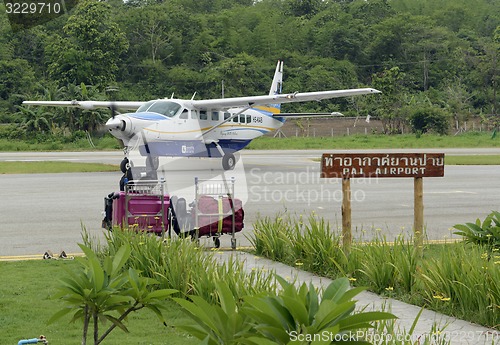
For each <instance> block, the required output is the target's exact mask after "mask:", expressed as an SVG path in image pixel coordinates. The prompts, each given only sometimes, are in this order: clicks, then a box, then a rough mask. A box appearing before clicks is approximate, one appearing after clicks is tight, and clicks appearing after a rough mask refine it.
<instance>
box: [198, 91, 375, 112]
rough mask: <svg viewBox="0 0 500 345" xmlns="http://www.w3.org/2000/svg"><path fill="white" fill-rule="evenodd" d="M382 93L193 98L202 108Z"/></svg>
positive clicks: (305, 93) (332, 92)
mask: <svg viewBox="0 0 500 345" xmlns="http://www.w3.org/2000/svg"><path fill="white" fill-rule="evenodd" d="M374 93H381V91H379V90H376V89H371V88H364V89H347V90H333V91H319V92H295V93H288V94H277V95H266V96H253V97H252V96H250V97H234V98H219V99H208V100H193V101H191V102H192V105H193V106H194V107H196V108H200V109H208V108H211V109H220V108H233V107H253V106H256V105H264V104H276V103H280V104H281V103H294V102H307V101H321V100H324V99H331V98H338V97H350V96H358V95H368V94H374Z"/></svg>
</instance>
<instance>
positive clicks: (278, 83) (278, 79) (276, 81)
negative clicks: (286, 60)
mask: <svg viewBox="0 0 500 345" xmlns="http://www.w3.org/2000/svg"><path fill="white" fill-rule="evenodd" d="M282 85H283V61H278V64H277V65H276V70H275V71H274V78H273V83H272V84H271V89H270V90H269V95H270V96H273V95H279V94H281V89H282ZM268 108H269V110H270V111H271V112H272V113H273V114H279V113H280V111H281V104H279V103H278V104H269V105H268Z"/></svg>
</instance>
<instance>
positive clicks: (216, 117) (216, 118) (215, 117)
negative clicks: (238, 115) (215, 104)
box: [212, 111, 219, 121]
mask: <svg viewBox="0 0 500 345" xmlns="http://www.w3.org/2000/svg"><path fill="white" fill-rule="evenodd" d="M212 121H219V112H218V111H212Z"/></svg>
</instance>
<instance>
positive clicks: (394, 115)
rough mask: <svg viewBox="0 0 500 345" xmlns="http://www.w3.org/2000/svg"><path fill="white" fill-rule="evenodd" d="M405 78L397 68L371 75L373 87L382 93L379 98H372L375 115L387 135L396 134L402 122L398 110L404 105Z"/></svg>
mask: <svg viewBox="0 0 500 345" xmlns="http://www.w3.org/2000/svg"><path fill="white" fill-rule="evenodd" d="M405 78H406V75H405V73H403V72H402V71H401V70H400V69H399V67H393V68H391V69H389V70H384V71H383V72H381V73H377V74H375V75H373V87H374V88H376V89H378V90H380V91H382V95H380V97H377V98H374V103H375V104H376V110H375V113H376V115H377V116H378V117H379V118H380V119H381V120H382V122H383V124H384V131H385V132H386V133H389V134H394V133H397V132H398V131H399V129H400V127H401V125H402V123H403V122H404V119H403V114H402V113H401V112H400V109H401V107H402V106H403V104H404V96H405V91H404V90H405V87H404V80H405Z"/></svg>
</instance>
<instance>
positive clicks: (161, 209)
mask: <svg viewBox="0 0 500 345" xmlns="http://www.w3.org/2000/svg"><path fill="white" fill-rule="evenodd" d="M124 197H125V200H124V204H125V205H124V206H125V214H124V216H123V217H122V219H123V223H124V224H123V225H125V226H127V227H128V228H131V227H137V228H138V230H142V231H147V232H154V233H157V234H160V233H161V236H162V237H164V236H165V233H166V231H167V228H168V230H169V229H170V227H169V226H168V224H169V223H168V210H169V205H170V199H169V196H168V195H166V194H165V180H163V179H162V180H133V181H128V183H127V184H126V185H125V191H124ZM117 220H119V217H118V219H117ZM170 235H171V234H170V231H169V236H170Z"/></svg>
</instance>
